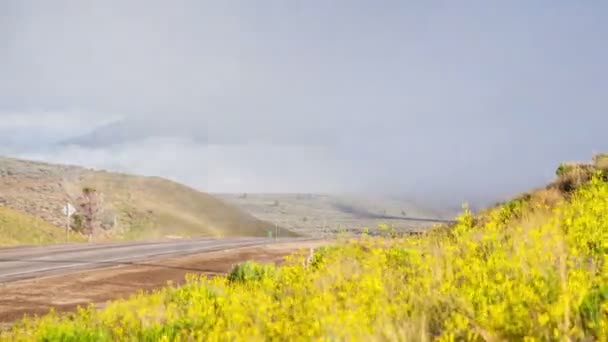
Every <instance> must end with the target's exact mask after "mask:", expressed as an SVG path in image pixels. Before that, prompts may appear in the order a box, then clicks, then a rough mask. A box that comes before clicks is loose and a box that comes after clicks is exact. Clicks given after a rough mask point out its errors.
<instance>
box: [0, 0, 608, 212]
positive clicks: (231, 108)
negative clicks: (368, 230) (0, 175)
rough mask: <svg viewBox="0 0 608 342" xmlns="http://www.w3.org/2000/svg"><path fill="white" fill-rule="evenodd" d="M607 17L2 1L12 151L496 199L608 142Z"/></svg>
mask: <svg viewBox="0 0 608 342" xmlns="http://www.w3.org/2000/svg"><path fill="white" fill-rule="evenodd" d="M606 7H607V6H606V5H605V4H604V3H603V2H595V1H588V2H572V1H536V2H534V3H532V2H530V1H503V2H500V3H499V2H488V1H458V2H456V1H420V2H413V1H259V2H248V1H242V2H236V1H222V2H206V1H174V2H167V1H132V2H121V1H98V2H86V3H85V2H80V1H71V2H70V1H56V2H46V1H12V2H11V1H4V2H2V3H0V13H1V14H0V40H1V41H3V42H4V44H1V45H0V74H2V75H3V77H2V78H1V79H0V94H2V95H0V99H1V101H0V117H3V119H4V120H2V123H0V135H1V137H0V142H1V143H2V145H3V147H2V149H0V152H2V153H4V154H9V155H18V156H25V157H33V158H38V159H46V160H51V161H61V162H72V163H80V164H85V165H90V166H95V167H106V168H112V169H120V170H123V171H130V172H138V173H145V174H154V175H160V176H166V177H170V178H174V179H177V180H181V181H184V182H186V183H188V184H190V185H193V186H196V187H197V188H200V189H203V190H209V191H237V192H241V191H274V192H276V191H311V192H312V191H315V192H319V191H321V192H336V191H358V192H375V193H386V194H393V195H403V196H409V197H415V198H425V199H428V200H431V201H432V200H437V201H453V202H459V201H462V200H464V199H468V200H471V201H489V200H493V199H496V198H500V197H501V196H506V195H510V194H514V193H517V192H519V191H523V190H526V189H527V188H529V187H531V186H536V185H540V184H543V183H544V182H546V181H547V180H549V179H550V178H551V177H552V174H553V170H554V169H555V166H556V165H557V163H558V162H560V161H563V160H579V159H588V158H590V157H591V155H592V153H594V152H599V151H602V150H608V140H607V139H606V130H607V127H608V114H607V113H606V108H607V105H608V100H607V98H608V97H607V96H606V94H608V67H607V65H606V62H605V61H607V60H608V48H607V47H606V46H607V44H606V42H605V40H606V37H607V36H608V23H607V22H606V21H605V18H606V16H607V14H608V8H606ZM111 122H119V124H118V125H116V124H114V125H110V126H106V125H107V124H108V123H111ZM116 127H120V129H121V130H122V133H121V132H119V131H116ZM90 132H95V133H96V134H93V135H90V134H89V133H90ZM100 132H102V133H103V134H100ZM124 132H127V133H128V134H126V139H123V140H120V143H119V144H116V143H114V144H112V143H111V141H112V140H113V139H112V137H114V136H116V137H118V136H120V135H121V134H123V133H124ZM123 135H124V134H123ZM100 136H104V137H109V138H106V139H100V138H99V137H100ZM77 137H78V139H75V140H74V138H77ZM87 139H88V140H87ZM116 140H118V139H116ZM66 141H67V142H70V143H69V144H66V143H60V142H66ZM82 141H88V143H87V144H80V142H82Z"/></svg>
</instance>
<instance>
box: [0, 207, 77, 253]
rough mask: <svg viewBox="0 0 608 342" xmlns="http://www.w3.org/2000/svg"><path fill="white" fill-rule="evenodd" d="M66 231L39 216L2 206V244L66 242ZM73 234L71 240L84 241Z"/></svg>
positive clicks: (0, 228) (0, 239) (0, 224)
mask: <svg viewBox="0 0 608 342" xmlns="http://www.w3.org/2000/svg"><path fill="white" fill-rule="evenodd" d="M65 239H66V235H65V231H64V230H63V229H61V228H58V227H56V226H53V225H51V224H49V223H47V222H45V221H43V220H41V219H39V218H36V217H33V216H30V215H27V214H23V213H20V212H18V211H15V210H11V209H8V208H3V207H0V246H12V245H29V244H50V243H59V242H65ZM82 240H83V239H82V237H80V236H76V235H71V236H70V241H82Z"/></svg>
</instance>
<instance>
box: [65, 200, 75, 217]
mask: <svg viewBox="0 0 608 342" xmlns="http://www.w3.org/2000/svg"><path fill="white" fill-rule="evenodd" d="M74 213H76V208H74V207H73V206H72V205H71V204H70V203H67V204H66V205H65V206H64V207H63V215H65V216H68V217H70V216H72V215H74Z"/></svg>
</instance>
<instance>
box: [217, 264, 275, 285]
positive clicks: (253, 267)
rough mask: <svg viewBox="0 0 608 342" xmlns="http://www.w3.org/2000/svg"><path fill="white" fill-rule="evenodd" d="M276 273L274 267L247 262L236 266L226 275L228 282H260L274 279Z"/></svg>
mask: <svg viewBox="0 0 608 342" xmlns="http://www.w3.org/2000/svg"><path fill="white" fill-rule="evenodd" d="M276 273H277V269H276V267H275V266H274V265H263V264H258V263H256V262H252V261H247V262H245V263H242V264H238V265H236V266H235V267H234V268H233V269H232V271H230V274H228V280H229V281H230V282H250V281H260V280H263V279H266V278H274V277H275V276H276Z"/></svg>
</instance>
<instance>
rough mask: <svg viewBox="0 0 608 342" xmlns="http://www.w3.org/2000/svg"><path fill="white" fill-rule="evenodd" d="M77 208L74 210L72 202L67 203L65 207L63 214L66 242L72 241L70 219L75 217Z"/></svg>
mask: <svg viewBox="0 0 608 342" xmlns="http://www.w3.org/2000/svg"><path fill="white" fill-rule="evenodd" d="M75 212H76V208H74V207H73V206H72V205H71V204H70V202H67V203H66V204H65V206H64V207H63V214H64V215H65V242H68V241H69V240H70V217H72V215H74V213H75Z"/></svg>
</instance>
